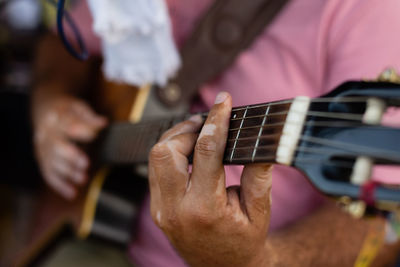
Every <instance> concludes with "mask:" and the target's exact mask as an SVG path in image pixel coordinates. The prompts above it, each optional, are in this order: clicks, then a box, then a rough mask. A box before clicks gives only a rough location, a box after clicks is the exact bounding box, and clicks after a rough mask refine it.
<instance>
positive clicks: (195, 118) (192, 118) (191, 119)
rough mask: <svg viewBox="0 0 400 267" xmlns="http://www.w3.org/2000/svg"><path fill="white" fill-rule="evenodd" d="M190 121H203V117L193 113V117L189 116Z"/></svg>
mask: <svg viewBox="0 0 400 267" xmlns="http://www.w3.org/2000/svg"><path fill="white" fill-rule="evenodd" d="M189 121H192V122H194V123H202V122H203V118H202V117H201V115H193V116H192V117H190V118H189Z"/></svg>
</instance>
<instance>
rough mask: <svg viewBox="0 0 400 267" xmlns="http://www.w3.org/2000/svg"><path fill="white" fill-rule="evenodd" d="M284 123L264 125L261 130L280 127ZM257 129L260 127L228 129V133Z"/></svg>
mask: <svg viewBox="0 0 400 267" xmlns="http://www.w3.org/2000/svg"><path fill="white" fill-rule="evenodd" d="M285 123H286V122H277V123H271V124H267V125H264V126H263V128H269V127H276V126H282V125H284V124H285ZM259 127H260V126H247V127H239V128H233V129H229V132H233V131H240V130H248V129H255V128H259Z"/></svg>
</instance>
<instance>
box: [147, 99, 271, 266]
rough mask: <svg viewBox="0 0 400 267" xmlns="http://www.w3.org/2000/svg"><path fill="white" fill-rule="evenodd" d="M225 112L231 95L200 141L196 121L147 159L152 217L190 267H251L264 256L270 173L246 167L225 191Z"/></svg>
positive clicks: (182, 126) (167, 136)
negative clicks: (237, 181) (234, 184)
mask: <svg viewBox="0 0 400 267" xmlns="http://www.w3.org/2000/svg"><path fill="white" fill-rule="evenodd" d="M231 108H232V104H231V98H230V96H229V95H228V94H227V93H220V94H219V95H218V97H217V99H216V104H215V106H214V107H213V108H212V110H211V111H210V114H209V116H208V119H207V121H206V122H205V124H204V126H203V128H202V130H201V132H200V135H197V134H196V133H197V132H198V130H199V128H200V127H201V124H202V120H201V118H200V117H193V118H192V119H190V120H189V121H186V122H183V123H181V124H178V125H177V126H175V127H174V128H172V129H171V130H169V131H168V132H166V133H165V134H164V135H163V136H162V138H161V139H160V141H159V143H158V144H156V145H155V146H154V148H153V149H152V151H151V154H150V163H149V179H150V193H151V214H152V218H153V220H154V221H155V222H156V224H157V225H158V226H159V227H160V228H161V229H162V230H163V231H164V232H165V234H166V235H167V236H168V238H169V239H170V241H171V242H172V244H173V245H174V246H175V248H176V249H177V250H178V251H179V253H180V254H181V256H182V257H183V258H184V259H185V260H186V261H187V262H188V263H189V264H191V265H193V266H250V265H254V266H256V265H260V264H261V263H262V262H263V261H264V259H265V258H266V257H268V256H267V255H265V246H266V237H267V231H268V226H269V219H270V191H271V176H270V166H268V165H260V164H258V165H249V166H246V167H245V168H244V171H243V174H242V177H241V186H240V187H230V188H228V189H226V186H225V172H224V166H223V165H222V158H223V154H224V150H225V144H226V138H227V134H228V127H229V118H230V113H231ZM194 147H195V149H194V163H193V171H192V173H189V170H188V159H187V157H188V156H189V155H190V154H191V152H192V151H193V148H194Z"/></svg>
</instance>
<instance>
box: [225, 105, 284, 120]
mask: <svg viewBox="0 0 400 267" xmlns="http://www.w3.org/2000/svg"><path fill="white" fill-rule="evenodd" d="M267 108H268V109H269V108H270V107H267ZM288 113H289V111H282V112H275V113H270V114H268V116H280V115H287V114H288ZM264 116H265V115H254V116H248V117H246V120H249V119H257V118H263V117H264ZM242 119H243V118H233V119H231V121H239V120H242Z"/></svg>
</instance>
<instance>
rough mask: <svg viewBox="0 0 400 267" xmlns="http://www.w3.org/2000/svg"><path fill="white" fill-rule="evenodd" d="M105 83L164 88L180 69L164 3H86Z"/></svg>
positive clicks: (112, 0)
mask: <svg viewBox="0 0 400 267" xmlns="http://www.w3.org/2000/svg"><path fill="white" fill-rule="evenodd" d="M88 3H89V8H90V10H91V13H92V16H93V20H94V23H93V29H94V31H95V33H96V34H98V35H99V36H100V38H101V40H102V49H103V57H104V65H103V71H104V74H105V76H106V78H107V79H109V80H111V81H116V82H122V83H128V84H132V85H136V86H141V85H144V84H148V83H154V84H158V85H161V86H163V85H165V84H166V82H167V81H168V79H169V78H170V77H172V76H173V75H174V74H175V73H176V71H177V70H178V68H179V67H180V58H179V54H178V51H177V48H176V47H175V44H174V41H173V37H172V30H171V22H170V19H169V15H168V10H167V6H166V3H165V2H164V0H88Z"/></svg>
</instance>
